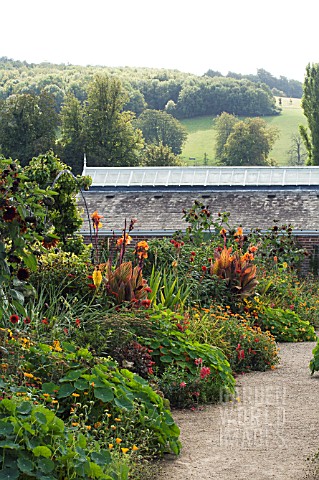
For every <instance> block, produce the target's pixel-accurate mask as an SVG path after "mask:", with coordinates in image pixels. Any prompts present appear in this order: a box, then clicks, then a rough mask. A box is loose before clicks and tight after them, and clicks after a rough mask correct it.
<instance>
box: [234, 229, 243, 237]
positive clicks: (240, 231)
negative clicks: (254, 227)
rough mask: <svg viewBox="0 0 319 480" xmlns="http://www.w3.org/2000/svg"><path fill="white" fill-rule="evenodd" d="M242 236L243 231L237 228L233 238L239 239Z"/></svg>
mask: <svg viewBox="0 0 319 480" xmlns="http://www.w3.org/2000/svg"><path fill="white" fill-rule="evenodd" d="M242 234H243V229H242V228H241V227H238V228H237V232H236V233H235V236H236V237H239V236H241V235H242Z"/></svg>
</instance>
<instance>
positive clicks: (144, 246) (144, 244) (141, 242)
mask: <svg viewBox="0 0 319 480" xmlns="http://www.w3.org/2000/svg"><path fill="white" fill-rule="evenodd" d="M137 247H138V248H143V249H144V250H148V249H149V248H150V247H149V246H148V243H147V242H146V241H145V240H141V241H140V242H138V244H137Z"/></svg>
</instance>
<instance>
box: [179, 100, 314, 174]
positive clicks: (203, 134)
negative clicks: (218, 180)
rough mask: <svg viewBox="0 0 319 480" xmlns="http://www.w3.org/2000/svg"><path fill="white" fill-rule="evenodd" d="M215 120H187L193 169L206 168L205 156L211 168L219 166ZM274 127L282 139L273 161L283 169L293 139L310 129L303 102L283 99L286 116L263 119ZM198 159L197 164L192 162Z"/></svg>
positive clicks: (185, 152) (185, 154)
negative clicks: (302, 128)
mask: <svg viewBox="0 0 319 480" xmlns="http://www.w3.org/2000/svg"><path fill="white" fill-rule="evenodd" d="M214 118H215V117H212V116H208V117H197V118H191V119H186V120H183V121H182V124H183V125H184V126H185V128H186V129H187V131H188V139H187V142H186V145H185V147H184V149H183V152H182V158H183V160H184V161H185V162H187V164H189V165H203V164H204V156H205V153H206V155H207V159H208V165H214V164H215V159H214V157H215V155H214V145H215V130H214V126H213V122H214ZM263 119H264V120H265V121H266V122H267V123H268V124H269V125H271V126H274V127H277V128H278V130H279V138H278V140H277V141H276V143H275V145H274V148H273V150H272V151H271V154H270V157H271V158H273V159H274V160H276V162H277V163H278V164H279V165H287V164H288V159H289V154H288V150H289V149H290V146H291V136H292V135H293V134H296V133H298V126H299V125H301V124H303V125H307V121H306V118H305V116H304V114H303V110H302V108H301V106H300V99H299V98H293V99H291V101H290V99H289V98H283V99H282V113H281V114H280V115H277V116H272V117H263ZM190 157H191V158H195V160H190Z"/></svg>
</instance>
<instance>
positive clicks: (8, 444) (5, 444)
mask: <svg viewBox="0 0 319 480" xmlns="http://www.w3.org/2000/svg"><path fill="white" fill-rule="evenodd" d="M0 448H9V449H10V450H18V449H19V448H20V445H19V444H18V443H14V442H13V441H12V440H1V441H0Z"/></svg>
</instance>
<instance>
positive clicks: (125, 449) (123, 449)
mask: <svg viewBox="0 0 319 480" xmlns="http://www.w3.org/2000/svg"><path fill="white" fill-rule="evenodd" d="M121 450H122V452H123V453H127V452H128V451H129V449H128V448H121Z"/></svg>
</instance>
